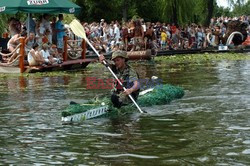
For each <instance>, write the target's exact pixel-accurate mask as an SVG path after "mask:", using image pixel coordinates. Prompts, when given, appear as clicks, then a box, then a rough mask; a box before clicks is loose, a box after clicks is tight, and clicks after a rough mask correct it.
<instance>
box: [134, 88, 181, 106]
mask: <svg viewBox="0 0 250 166" xmlns="http://www.w3.org/2000/svg"><path fill="white" fill-rule="evenodd" d="M183 95H184V91H183V89H182V88H180V87H177V86H173V85H169V84H166V85H158V86H157V87H155V88H154V90H153V91H152V92H150V93H147V94H145V95H144V96H140V97H139V98H138V101H137V102H138V104H139V105H141V106H144V107H148V106H153V105H164V104H168V103H170V102H171V101H172V100H174V99H179V98H182V97H183Z"/></svg>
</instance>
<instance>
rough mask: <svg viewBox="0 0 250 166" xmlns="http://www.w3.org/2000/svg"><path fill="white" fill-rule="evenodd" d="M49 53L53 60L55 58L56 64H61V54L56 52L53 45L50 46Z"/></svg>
mask: <svg viewBox="0 0 250 166" xmlns="http://www.w3.org/2000/svg"><path fill="white" fill-rule="evenodd" d="M49 53H50V55H51V56H52V57H53V58H56V59H55V60H56V61H57V63H58V64H60V63H62V62H63V58H62V54H60V53H59V52H58V50H57V47H56V45H55V44H52V46H51V47H50V50H49Z"/></svg>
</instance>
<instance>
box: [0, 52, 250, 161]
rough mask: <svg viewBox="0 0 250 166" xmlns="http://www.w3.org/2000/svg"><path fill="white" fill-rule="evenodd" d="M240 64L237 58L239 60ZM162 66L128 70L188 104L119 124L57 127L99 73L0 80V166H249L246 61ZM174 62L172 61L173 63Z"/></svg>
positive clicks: (249, 73)
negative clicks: (178, 92) (179, 92)
mask: <svg viewBox="0 0 250 166" xmlns="http://www.w3.org/2000/svg"><path fill="white" fill-rule="evenodd" d="M237 56H239V55H237ZM240 56H242V57H246V58H243V59H241V58H239V59H240V60H237V59H230V60H223V59H224V58H221V59H219V60H218V59H217V60H212V59H207V60H205V61H199V60H192V59H189V58H187V59H189V60H184V61H178V63H177V62H174V60H173V61H172V60H171V61H170V60H165V61H164V60H160V61H156V62H155V63H153V62H151V63H147V64H145V63H136V64H133V66H134V67H135V68H137V70H138V71H140V75H141V77H142V78H149V77H151V76H152V75H157V76H158V77H159V78H161V79H162V80H163V82H164V83H171V84H173V85H179V86H181V87H183V88H184V89H185V93H186V94H185V96H184V97H183V98H182V99H181V100H177V101H174V102H172V103H171V104H170V105H164V106H155V107H152V108H143V109H146V111H147V112H148V114H147V115H140V114H139V113H138V112H135V113H134V114H132V115H128V116H126V117H119V118H117V119H109V118H101V119H94V120H89V121H86V122H84V123H80V124H75V125H62V124H61V121H60V120H61V117H60V112H61V111H62V110H63V109H64V108H66V107H67V105H68V103H69V102H70V101H72V100H73V101H77V102H84V100H86V99H89V98H93V97H95V96H97V95H98V94H102V95H103V94H106V93H108V91H107V90H86V80H85V78H86V77H87V76H95V77H98V78H105V76H104V75H103V70H104V68H103V67H100V66H99V67H97V68H96V67H95V65H94V66H90V67H89V68H88V69H87V70H83V71H78V72H68V73H67V72H65V73H59V74H50V75H49V76H46V75H42V76H37V75H32V74H31V75H29V76H24V77H22V76H3V75H1V77H0V128H1V130H0V165H8V164H10V165H11V164H14V165H24V164H27V165H29V164H33V165H43V164H44V165H57V164H58V165H118V166H121V165H249V164H250V121H249V117H250V112H249V111H250V86H249V85H250V60H249V54H248V55H247V54H244V55H240ZM172 59H174V58H172Z"/></svg>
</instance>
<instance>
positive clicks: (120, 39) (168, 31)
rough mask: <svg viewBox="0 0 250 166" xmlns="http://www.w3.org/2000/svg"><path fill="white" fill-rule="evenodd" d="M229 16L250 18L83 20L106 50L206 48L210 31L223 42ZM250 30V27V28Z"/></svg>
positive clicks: (95, 42) (98, 45)
mask: <svg viewBox="0 0 250 166" xmlns="http://www.w3.org/2000/svg"><path fill="white" fill-rule="evenodd" d="M229 20H241V21H243V22H247V23H248V22H249V21H250V17H247V16H241V17H234V18H230V17H219V18H212V19H211V23H210V25H209V27H205V26H202V25H197V24H194V23H192V24H190V25H186V26H177V25H175V24H174V23H172V24H167V23H161V22H156V23H152V22H144V20H143V19H137V20H129V21H128V22H125V23H120V22H118V21H112V22H111V23H110V24H108V23H107V22H105V20H104V19H101V21H100V22H99V23H98V22H93V23H91V24H88V23H83V26H84V28H85V31H86V34H87V36H88V38H89V39H90V41H91V42H92V44H93V45H94V46H95V48H96V49H97V50H99V51H102V52H106V53H108V52H112V51H114V50H116V49H123V50H126V51H135V50H145V49H155V50H156V51H158V50H180V49H182V50H186V49H197V48H198V49H206V48H208V47H210V46H211V47H212V45H211V43H209V42H208V40H207V34H208V33H211V34H216V33H218V34H216V35H212V36H211V38H210V40H211V42H212V43H215V44H217V45H218V44H220V41H219V40H218V38H216V36H219V35H220V36H223V35H224V34H225V32H226V26H225V24H224V23H226V22H228V21H229ZM248 34H249V28H248Z"/></svg>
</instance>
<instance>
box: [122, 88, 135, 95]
mask: <svg viewBox="0 0 250 166" xmlns="http://www.w3.org/2000/svg"><path fill="white" fill-rule="evenodd" d="M123 93H124V94H125V95H126V96H128V95H130V94H131V93H133V89H126V90H125V91H124V92H123Z"/></svg>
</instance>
